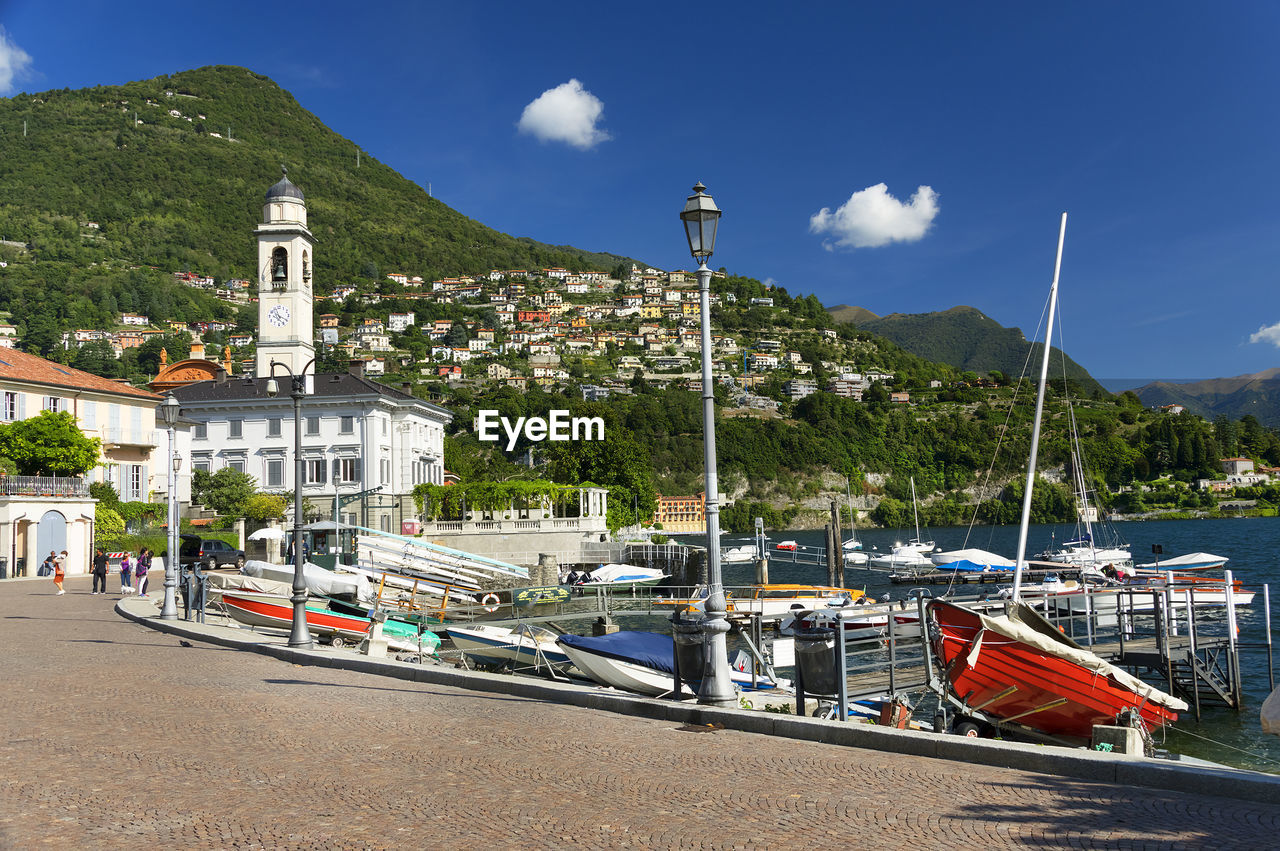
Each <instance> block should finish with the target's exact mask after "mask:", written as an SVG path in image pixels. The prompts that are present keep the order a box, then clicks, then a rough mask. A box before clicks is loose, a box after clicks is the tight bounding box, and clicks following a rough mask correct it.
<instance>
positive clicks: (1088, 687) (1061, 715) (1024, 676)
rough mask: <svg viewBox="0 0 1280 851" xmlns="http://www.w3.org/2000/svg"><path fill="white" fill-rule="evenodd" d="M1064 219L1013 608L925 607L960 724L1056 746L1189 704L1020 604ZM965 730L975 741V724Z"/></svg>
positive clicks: (1158, 722)
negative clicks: (980, 724) (1098, 728)
mask: <svg viewBox="0 0 1280 851" xmlns="http://www.w3.org/2000/svg"><path fill="white" fill-rule="evenodd" d="M1066 229H1067V215H1066V213H1063V214H1062V225H1061V229H1060V231H1059V234H1058V255H1057V260H1056V262H1055V265H1054V273H1053V284H1052V287H1051V288H1050V291H1049V310H1048V319H1047V321H1046V323H1045V328H1046V329H1047V331H1046V333H1045V343H1044V346H1043V347H1042V349H1043V359H1042V362H1041V368H1040V381H1039V388H1038V392H1037V395H1036V408H1035V417H1034V419H1033V426H1032V431H1031V450H1030V454H1029V457H1028V459H1027V478H1026V486H1025V488H1024V489H1023V499H1022V519H1021V522H1020V524H1019V529H1018V548H1017V559H1016V565H1015V568H1014V574H1013V589H1012V593H1011V597H1012V599H1011V601H1010V602H1009V603H1007V604H1005V607H1004V614H984V613H981V612H978V611H975V610H973V609H969V608H964V607H961V606H957V605H955V604H954V603H950V602H947V601H944V600H938V599H934V600H930V601H929V602H928V603H927V604H926V619H927V623H926V629H927V636H928V642H929V649H930V651H931V660H932V661H930V662H929V663H928V664H929V667H930V669H931V672H930V685H931V686H932V687H933V688H934V690H935V691H937V692H938V693H939V695H940V696H942V697H944V698H945V699H947V700H948V701H949V702H950V703H951V704H952V705H954V706H955V707H956V708H957V709H958V710H959V712H960V713H961V715H962V717H964V716H968V717H967V718H966V721H969V719H973V718H977V719H981V720H989V721H990V722H991V723H994V724H995V725H996V726H997V727H1001V726H1008V727H1013V728H1015V729H1019V730H1020V731H1023V732H1028V733H1031V734H1034V735H1036V736H1037V737H1042V738H1043V737H1047V738H1049V739H1051V740H1059V741H1062V740H1066V741H1071V742H1075V743H1079V742H1087V741H1089V740H1090V739H1091V737H1092V734H1093V727H1094V726H1095V725H1099V724H1104V725H1111V724H1134V725H1140V726H1141V727H1143V728H1144V729H1146V730H1153V729H1157V728H1160V727H1163V726H1165V725H1166V724H1169V723H1171V722H1173V721H1176V720H1177V718H1178V714H1177V713H1178V712H1179V711H1182V710H1185V709H1186V708H1187V704H1186V703H1184V702H1183V701H1181V700H1179V699H1178V698H1176V697H1173V696H1172V695H1169V694H1166V693H1165V692H1163V691H1161V690H1159V689H1157V688H1156V687H1155V686H1152V685H1150V684H1148V683H1145V682H1143V681H1142V680H1140V679H1138V678H1137V677H1135V676H1133V675H1132V674H1129V673H1128V672H1126V671H1123V670H1121V669H1120V668H1117V667H1116V666H1114V665H1112V664H1111V663H1109V662H1107V661H1106V660H1104V659H1102V658H1101V657H1099V656H1097V655H1096V654H1094V653H1092V652H1090V651H1089V650H1086V649H1085V648H1083V647H1081V646H1080V645H1079V644H1076V642H1074V641H1072V640H1071V639H1070V638H1068V637H1067V636H1066V635H1064V634H1063V633H1062V632H1061V631H1060V630H1058V629H1057V628H1056V627H1054V626H1053V625H1052V624H1050V623H1049V622H1048V621H1047V620H1045V619H1044V617H1042V616H1041V615H1040V614H1039V613H1037V612H1036V611H1035V610H1034V609H1033V608H1031V607H1030V606H1028V605H1027V604H1025V603H1023V602H1022V593H1023V591H1022V573H1023V570H1024V569H1025V566H1026V545H1027V534H1028V529H1029V526H1030V516H1031V497H1032V488H1033V487H1034V484H1035V478H1036V456H1037V450H1038V444H1039V440H1040V425H1041V420H1042V417H1043V413H1044V398H1045V385H1046V383H1047V379H1048V373H1049V354H1050V351H1051V349H1052V346H1051V342H1052V337H1053V333H1052V332H1053V322H1054V314H1055V312H1056V308H1057V301H1058V272H1059V269H1060V268H1061V264H1062V243H1063V240H1064V238H1065V236H1066ZM965 732H966V733H967V734H969V735H976V734H977V732H978V728H977V726H976V725H973V724H972V723H971V721H970V722H969V723H968V725H967V727H966V730H965Z"/></svg>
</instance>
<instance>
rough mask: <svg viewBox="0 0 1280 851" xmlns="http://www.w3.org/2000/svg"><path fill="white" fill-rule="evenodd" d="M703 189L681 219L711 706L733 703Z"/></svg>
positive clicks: (711, 235) (711, 205) (709, 229)
mask: <svg viewBox="0 0 1280 851" xmlns="http://www.w3.org/2000/svg"><path fill="white" fill-rule="evenodd" d="M706 188H707V187H705V186H703V185H702V183H700V182H699V183H698V184H697V185H695V186H694V187H693V193H694V194H692V195H690V196H689V198H688V200H687V201H686V202H685V205H684V211H683V212H681V213H680V219H681V220H682V221H683V222H684V230H685V236H686V237H687V238H688V240H689V253H690V254H692V255H693V259H694V260H696V261H698V264H699V265H698V294H699V297H700V299H701V311H702V433H703V449H704V458H705V466H706V490H707V499H706V515H707V586H708V594H707V603H706V606H705V613H704V615H703V617H702V684H701V686H700V687H699V688H698V702H699V703H705V704H711V705H713V706H732V705H734V703H735V698H734V693H733V684H732V682H731V681H730V679H729V658H728V655H727V653H726V649H725V647H726V645H725V635H726V634H727V633H728V632H729V622H728V621H727V620H725V598H724V585H723V583H722V582H721V579H720V496H719V493H720V484H719V480H718V477H717V476H716V398H715V388H714V386H713V385H712V379H711V270H710V269H708V268H707V258H708V257H710V256H711V254H712V252H713V251H715V247H716V228H717V226H718V225H719V223H720V209H719V208H718V207H717V206H716V202H715V201H714V200H712V198H711V196H710V195H707V194H705V191H704V190H706Z"/></svg>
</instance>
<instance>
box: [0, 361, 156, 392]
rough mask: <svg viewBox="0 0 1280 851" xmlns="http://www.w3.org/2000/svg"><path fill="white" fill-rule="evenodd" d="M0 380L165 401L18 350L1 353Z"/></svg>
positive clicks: (124, 385)
mask: <svg viewBox="0 0 1280 851" xmlns="http://www.w3.org/2000/svg"><path fill="white" fill-rule="evenodd" d="M0 379H4V380H8V381H21V382H26V383H31V384H43V385H46V386H50V387H64V388H71V389H75V390H92V391H94V392H95V393H111V394H114V395H117V396H133V397H135V398H138V399H153V400H155V401H156V402H159V401H161V400H162V399H163V398H164V397H163V396H159V395H157V394H155V393H152V392H151V391H149V390H142V389H140V388H138V387H131V386H130V385H128V384H122V383H120V382H119V381H112V380H111V379H110V378H103V377H101V376H98V375H94V374H93V373H91V372H85V371H84V370H80V369H75V368H73V367H69V366H63V365H62V364H60V363H54V362H53V361H51V360H45V359H44V358H42V357H39V356H37V355H32V354H28V353H26V352H20V351H18V350H17V349H4V350H2V351H0Z"/></svg>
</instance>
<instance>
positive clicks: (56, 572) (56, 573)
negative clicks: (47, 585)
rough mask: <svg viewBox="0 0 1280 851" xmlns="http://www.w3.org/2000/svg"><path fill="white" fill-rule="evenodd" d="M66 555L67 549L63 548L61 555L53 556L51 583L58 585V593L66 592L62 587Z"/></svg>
mask: <svg viewBox="0 0 1280 851" xmlns="http://www.w3.org/2000/svg"><path fill="white" fill-rule="evenodd" d="M50 555H52V553H50ZM66 555H67V551H66V550H63V551H62V556H63V557H62V558H54V560H53V584H54V585H56V586H58V594H65V593H67V591H66V589H65V588H63V587H62V580H64V579H66V578H67V559H66ZM58 594H54V596H55V597H56V596H58Z"/></svg>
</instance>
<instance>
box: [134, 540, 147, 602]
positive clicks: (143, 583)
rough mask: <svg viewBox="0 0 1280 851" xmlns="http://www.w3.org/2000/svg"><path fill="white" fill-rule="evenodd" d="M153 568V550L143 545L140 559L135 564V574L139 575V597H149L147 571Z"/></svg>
mask: <svg viewBox="0 0 1280 851" xmlns="http://www.w3.org/2000/svg"><path fill="white" fill-rule="evenodd" d="M150 569H151V550H150V549H148V548H146V547H143V548H142V551H141V552H139V553H138V561H137V563H135V564H134V566H133V575H134V576H136V577H138V599H140V600H145V599H147V571H149V570H150Z"/></svg>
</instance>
